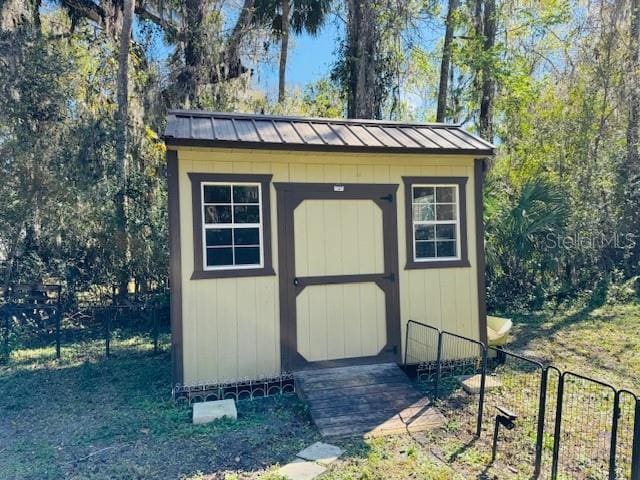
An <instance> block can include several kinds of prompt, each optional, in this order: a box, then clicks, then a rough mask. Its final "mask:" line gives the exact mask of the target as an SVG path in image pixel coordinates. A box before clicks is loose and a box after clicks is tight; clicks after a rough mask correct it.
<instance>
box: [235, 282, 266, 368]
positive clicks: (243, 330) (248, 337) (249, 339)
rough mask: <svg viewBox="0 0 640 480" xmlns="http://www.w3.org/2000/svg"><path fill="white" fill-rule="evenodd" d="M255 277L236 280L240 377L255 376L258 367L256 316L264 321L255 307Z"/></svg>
mask: <svg viewBox="0 0 640 480" xmlns="http://www.w3.org/2000/svg"><path fill="white" fill-rule="evenodd" d="M256 280H257V279H256V277H247V278H239V279H238V280H236V312H237V315H238V346H239V349H238V371H239V376H240V377H243V378H244V377H248V378H255V377H256V374H257V367H258V356H257V350H258V336H257V333H258V332H257V323H258V320H257V317H258V315H260V322H264V317H262V314H261V313H260V314H259V313H258V310H257V308H256V300H257V292H256Z"/></svg>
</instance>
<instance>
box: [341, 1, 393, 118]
mask: <svg viewBox="0 0 640 480" xmlns="http://www.w3.org/2000/svg"><path fill="white" fill-rule="evenodd" d="M348 9H349V18H348V24H347V66H348V67H347V68H348V75H349V77H348V78H349V80H348V92H347V113H348V116H349V117H350V118H380V115H381V110H382V108H381V107H382V100H383V96H384V92H382V87H381V85H382V82H383V79H381V78H380V73H381V72H380V68H379V65H378V62H379V56H380V51H379V49H380V42H379V32H378V23H379V22H378V18H377V15H376V7H375V5H371V3H370V2H364V1H363V0H349V4H348Z"/></svg>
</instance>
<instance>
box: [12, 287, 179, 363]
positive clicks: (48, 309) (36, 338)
mask: <svg viewBox="0 0 640 480" xmlns="http://www.w3.org/2000/svg"><path fill="white" fill-rule="evenodd" d="M163 299H164V296H163V295H149V296H147V297H144V298H138V299H136V300H134V301H129V300H125V301H116V300H110V299H107V300H105V301H101V302H84V303H81V304H76V305H74V306H73V307H72V308H71V307H65V305H64V303H63V302H61V301H60V289H59V287H56V286H38V287H29V288H28V289H26V288H25V289H18V288H14V289H12V290H11V291H10V292H8V294H5V295H4V297H3V298H2V299H0V300H1V302H0V361H4V362H6V361H9V360H10V359H11V355H12V351H17V350H21V349H41V350H42V351H43V352H47V351H49V349H51V348H52V347H53V351H52V356H55V358H56V359H60V358H61V357H62V356H63V354H69V355H83V356H96V355H105V356H112V355H119V354H122V353H127V354H131V353H150V354H153V353H159V352H161V351H163V350H167V349H168V348H169V345H170V329H169V312H168V308H167V303H166V302H165V301H164V300H163Z"/></svg>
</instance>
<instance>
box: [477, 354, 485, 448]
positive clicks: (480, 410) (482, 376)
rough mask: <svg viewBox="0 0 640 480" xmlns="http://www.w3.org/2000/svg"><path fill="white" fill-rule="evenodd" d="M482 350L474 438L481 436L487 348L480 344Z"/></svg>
mask: <svg viewBox="0 0 640 480" xmlns="http://www.w3.org/2000/svg"><path fill="white" fill-rule="evenodd" d="M480 346H481V350H482V368H481V370H480V399H479V400H478V420H477V424H476V437H480V435H481V434H482V416H483V414H484V393H485V392H484V391H485V380H486V377H487V346H486V345H484V344H483V343H481V344H480Z"/></svg>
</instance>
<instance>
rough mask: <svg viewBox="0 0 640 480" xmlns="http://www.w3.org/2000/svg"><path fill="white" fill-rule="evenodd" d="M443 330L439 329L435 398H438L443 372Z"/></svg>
mask: <svg viewBox="0 0 640 480" xmlns="http://www.w3.org/2000/svg"><path fill="white" fill-rule="evenodd" d="M441 364H442V331H440V330H438V357H437V360H436V384H435V387H434V393H433V396H434V398H436V399H437V398H438V388H439V387H440V375H441V374H442V371H441V368H442V365H441Z"/></svg>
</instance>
